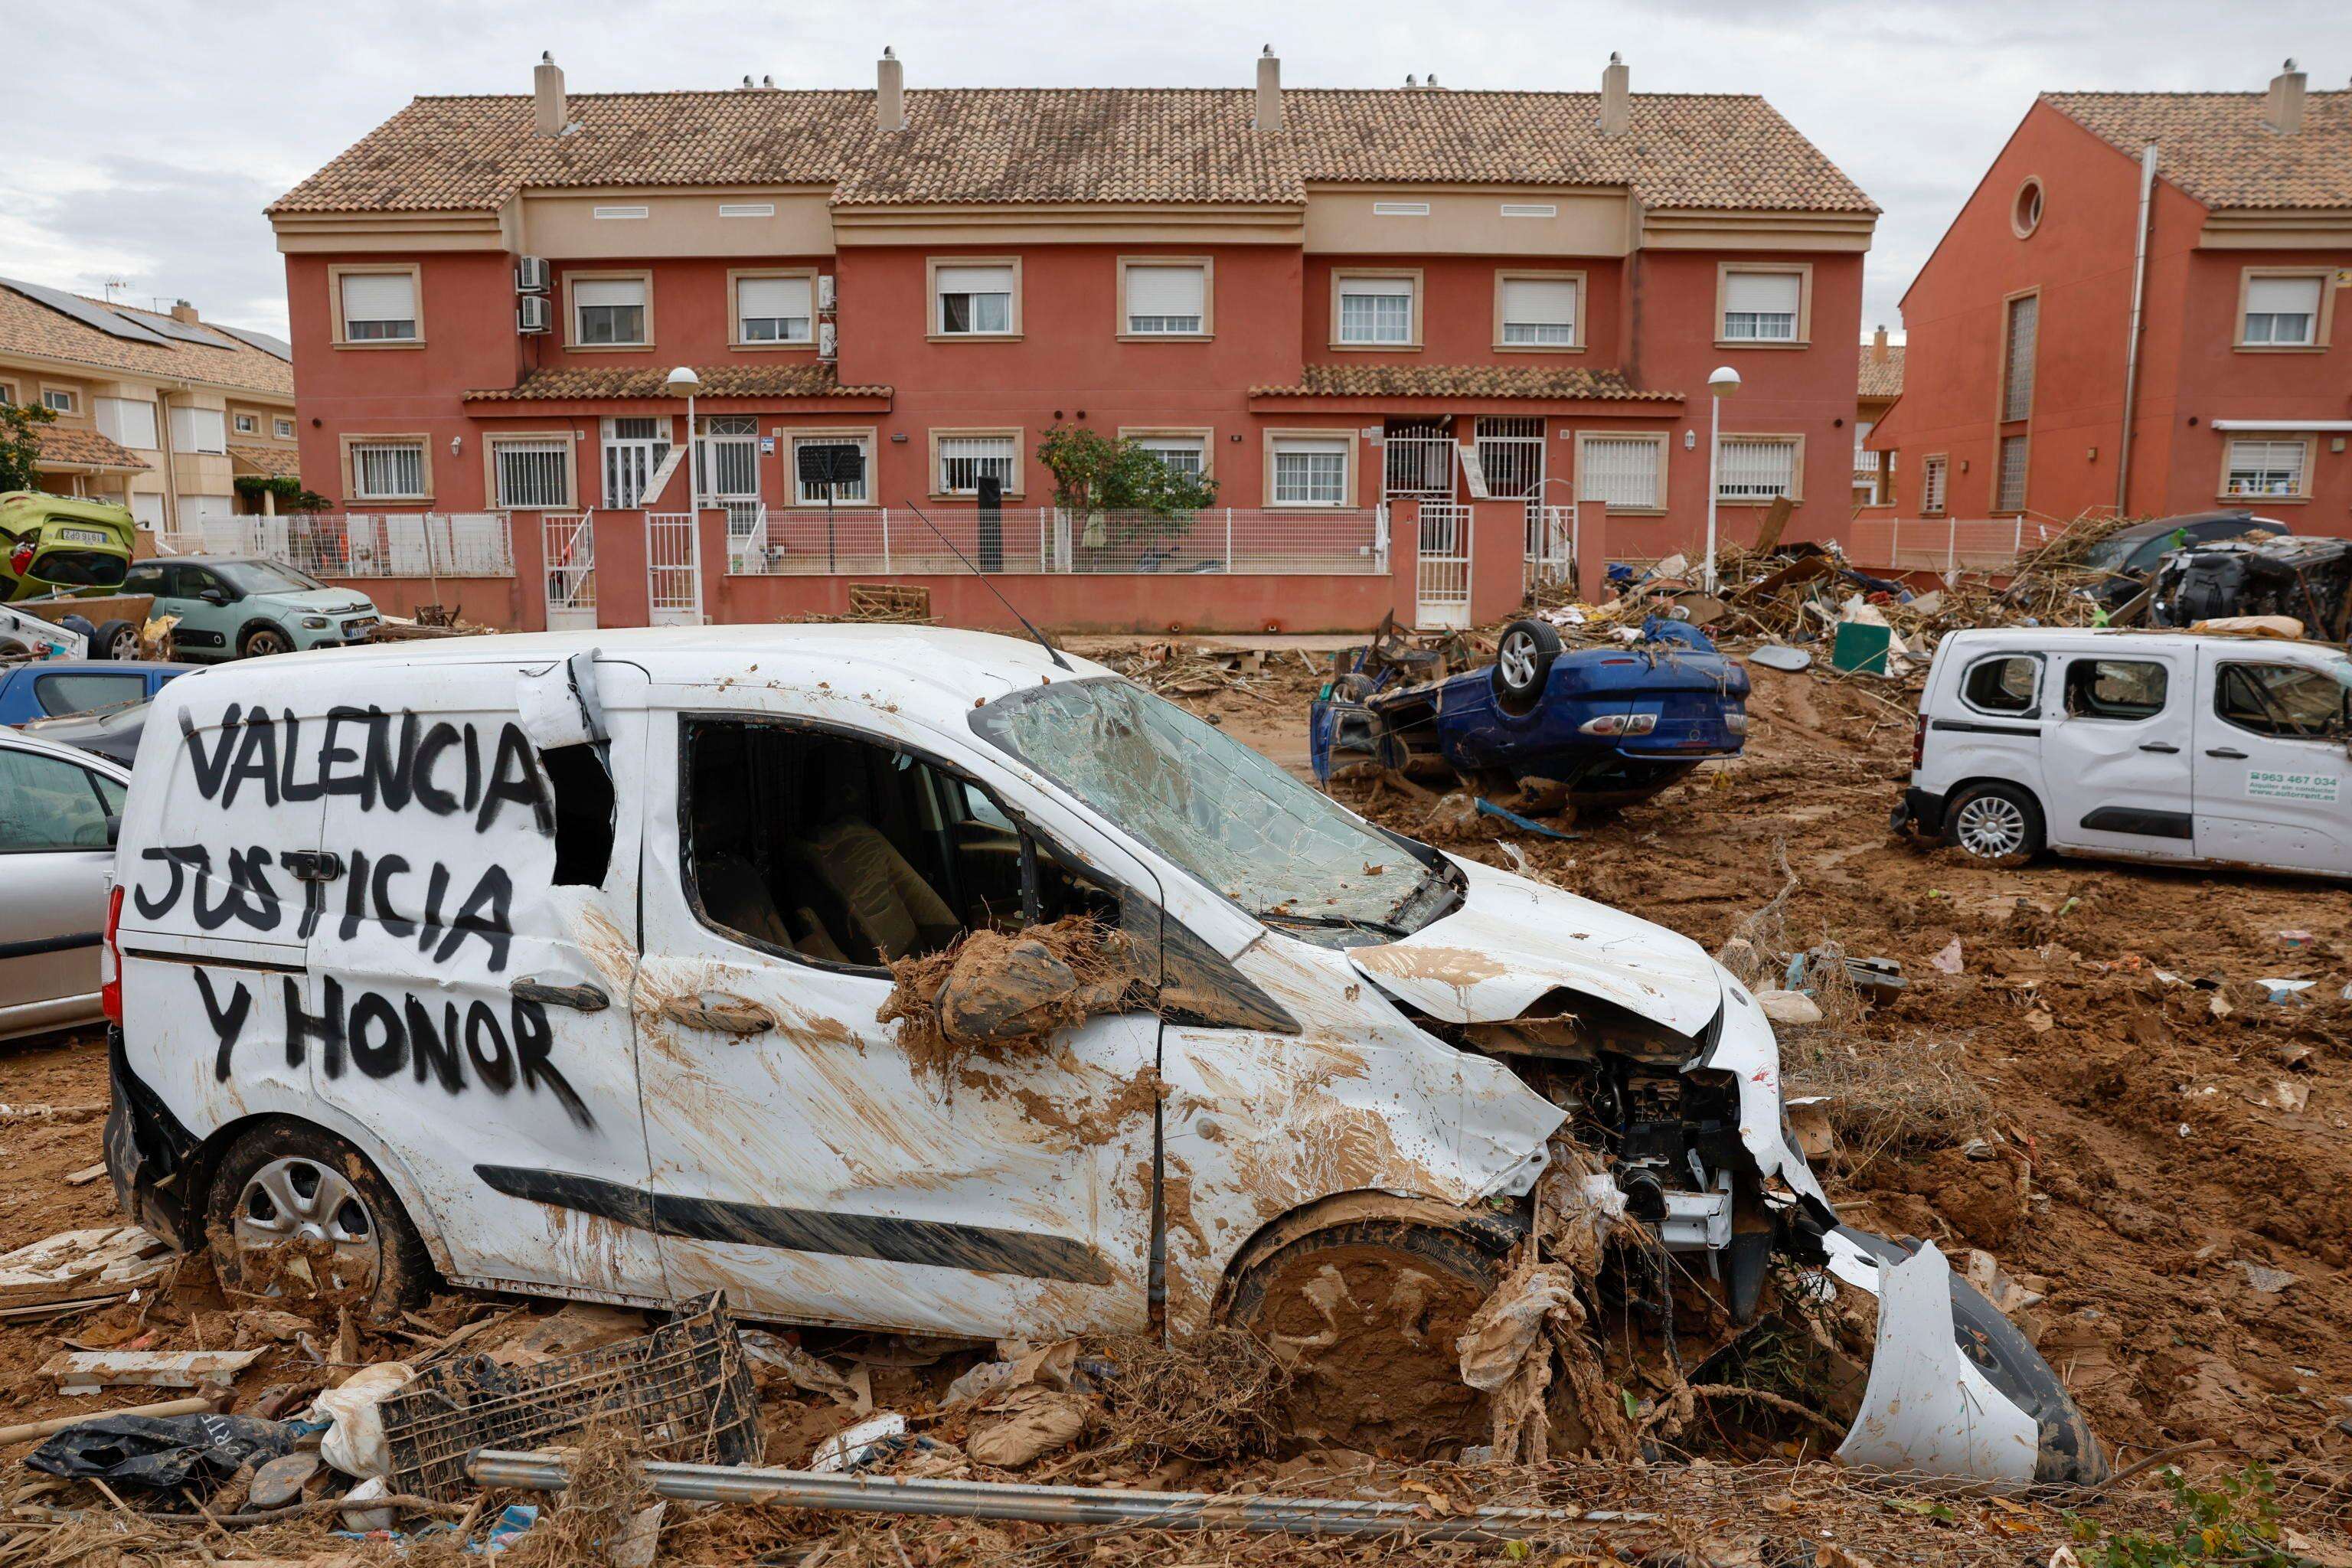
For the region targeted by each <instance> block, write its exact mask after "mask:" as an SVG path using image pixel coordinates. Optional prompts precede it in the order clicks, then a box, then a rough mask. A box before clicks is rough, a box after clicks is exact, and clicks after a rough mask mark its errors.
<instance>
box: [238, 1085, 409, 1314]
mask: <svg viewBox="0 0 2352 1568" xmlns="http://www.w3.org/2000/svg"><path fill="white" fill-rule="evenodd" d="M205 1218H206V1224H205V1238H206V1241H207V1243H208V1244H209V1246H210V1247H211V1249H212V1256H213V1268H214V1270H215V1272H216V1273H217V1274H218V1275H219V1276H220V1281H221V1285H222V1288H223V1289H227V1290H230V1291H234V1292H240V1293H243V1294H246V1295H249V1296H275V1297H284V1298H288V1299H291V1300H335V1301H344V1302H350V1303H352V1304H353V1305H356V1306H360V1307H362V1308H363V1309H364V1310H366V1311H367V1312H368V1313H369V1314H370V1315H371V1316H373V1317H378V1318H390V1317H394V1316H396V1315H397V1314H398V1313H399V1312H400V1310H402V1309H403V1308H405V1307H413V1306H415V1305H417V1304H418V1303H420V1302H421V1301H423V1300H425V1295H426V1293H427V1291H428V1290H429V1289H431V1286H432V1281H433V1263H432V1259H431V1258H430V1256H429V1255H428V1254H427V1253H426V1252H425V1243H424V1241H423V1240H422V1239H421V1238H420V1237H418V1236H417V1234H416V1227H415V1226H412V1225H411V1224H409V1223H408V1215H406V1214H405V1213H404V1212H403V1210H402V1209H401V1206H400V1200H399V1199H398V1198H396V1197H394V1195H393V1192H392V1188H391V1186H390V1185H389V1184H387V1183H386V1182H385V1181H384V1179H383V1177H382V1176H380V1175H378V1174H377V1173H376V1169H375V1167H374V1166H373V1165H371V1164H369V1163H368V1162H367V1160H366V1158H365V1156H363V1155H362V1154H361V1153H360V1152H359V1151H358V1150H356V1149H354V1148H352V1146H351V1145H350V1144H348V1143H346V1142H343V1141H342V1140H341V1139H340V1138H337V1137H335V1136H334V1135H332V1134H331V1133H329V1132H325V1131H320V1129H318V1128H315V1127H303V1126H289V1125H284V1124H278V1125H273V1126H267V1127H257V1128H255V1129H254V1130H253V1131H249V1132H247V1133H246V1134H245V1135H244V1136H242V1137H240V1138H239V1139H237V1141H236V1142H235V1143H233V1144H231V1145H230V1147H229V1151H228V1153H227V1154H226V1157H224V1158H223V1160H222V1161H221V1163H220V1167H219V1169H218V1170H217V1171H216V1172H215V1174H214V1176H213V1182H212V1189H211V1204H210V1207H209V1211H208V1213H207V1215H206V1216H205Z"/></svg>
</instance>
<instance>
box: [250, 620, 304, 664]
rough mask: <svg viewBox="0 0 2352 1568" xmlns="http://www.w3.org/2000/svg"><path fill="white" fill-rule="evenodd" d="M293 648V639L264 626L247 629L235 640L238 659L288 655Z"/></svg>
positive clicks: (271, 627) (272, 627)
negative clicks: (280, 654)
mask: <svg viewBox="0 0 2352 1568" xmlns="http://www.w3.org/2000/svg"><path fill="white" fill-rule="evenodd" d="M293 647H294V639H293V638H291V637H288V636H287V635H286V634H285V633H284V632H281V631H279V630H278V628H277V627H276V626H268V625H266V624H265V625H262V626H253V627H250V628H248V629H247V632H246V634H245V635H244V636H243V637H239V638H237V640H236V652H237V657H238V658H268V657H269V656H270V655H272V654H279V653H289V652H291V651H292V650H293Z"/></svg>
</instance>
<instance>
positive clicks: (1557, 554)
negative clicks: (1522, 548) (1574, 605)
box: [1527, 505, 1577, 594]
mask: <svg viewBox="0 0 2352 1568" xmlns="http://www.w3.org/2000/svg"><path fill="white" fill-rule="evenodd" d="M1576 543H1577V539H1576V508H1574V507H1573V506H1533V505H1530V506H1529V507H1528V552H1527V585H1528V593H1530V594H1532V593H1534V592H1536V591H1537V590H1538V589H1539V588H1557V587H1561V586H1564V585H1565V584H1568V583H1569V582H1570V580H1571V579H1572V578H1573V577H1574V576H1575V575H1576Z"/></svg>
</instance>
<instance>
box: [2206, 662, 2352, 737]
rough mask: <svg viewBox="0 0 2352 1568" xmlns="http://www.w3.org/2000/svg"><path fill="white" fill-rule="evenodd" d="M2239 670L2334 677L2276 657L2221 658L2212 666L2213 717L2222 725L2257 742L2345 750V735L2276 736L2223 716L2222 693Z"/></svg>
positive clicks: (2224, 714) (2318, 677)
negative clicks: (2232, 673) (2232, 674)
mask: <svg viewBox="0 0 2352 1568" xmlns="http://www.w3.org/2000/svg"><path fill="white" fill-rule="evenodd" d="M2238 669H2293V670H2298V671H2300V672H2302V673H2303V674H2305V675H2306V676H2310V677H2313V678H2315V679H2322V680H2327V679H2332V678H2331V677H2329V676H2328V675H2327V674H2326V672H2325V671H2322V670H2318V669H2314V668H2312V667H2311V666H2309V665H2307V664H2297V663H2295V662H2294V660H2292V659H2276V658H2224V659H2220V660H2217V661H2216V662H2215V664H2214V666H2213V717H2214V718H2216V719H2218V720H2220V721H2221V722H2222V723H2224V724H2227V725H2228V726H2229V727H2230V728H2231V729H2232V730H2235V731H2238V732H2239V733H2240V734H2242V735H2252V736H2253V737H2254V738H2255V739H2257V740H2262V741H2283V742H2286V743H2287V744H2289V745H2300V746H2326V747H2328V748H2329V749H2331V750H2336V751H2340V750H2342V748H2343V746H2344V742H2345V737H2344V736H2342V735H2280V734H2274V733H2273V732H2272V731H2268V730H2256V729H2252V728H2251V727H2249V726H2247V725H2244V724H2241V723H2240V722H2238V721H2236V720H2235V719H2232V718H2231V717H2230V716H2229V715H2228V714H2227V713H2224V712H2223V711H2222V710H2221V693H2222V691H2223V690H2224V689H2226V687H2227V686H2228V684H2229V679H2230V675H2231V671H2233V670H2238ZM2336 689H2337V690H2338V691H2341V690H2343V688H2342V687H2341V686H2338V687H2337V688H2336Z"/></svg>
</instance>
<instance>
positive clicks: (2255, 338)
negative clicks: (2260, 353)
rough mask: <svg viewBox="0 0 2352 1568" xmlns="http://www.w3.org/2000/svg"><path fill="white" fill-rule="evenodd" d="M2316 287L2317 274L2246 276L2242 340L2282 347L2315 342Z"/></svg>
mask: <svg viewBox="0 0 2352 1568" xmlns="http://www.w3.org/2000/svg"><path fill="white" fill-rule="evenodd" d="M2319 290H2320V279H2317V278H2249V279H2246V324H2245V331H2244V333H2243V335H2242V341H2243V342H2249V343H2263V344H2268V345H2273V346H2277V347H2285V348H2296V347H2308V346H2310V345H2311V344H2313V343H2315V342H2318V341H2319V300H2320V292H2319Z"/></svg>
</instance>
